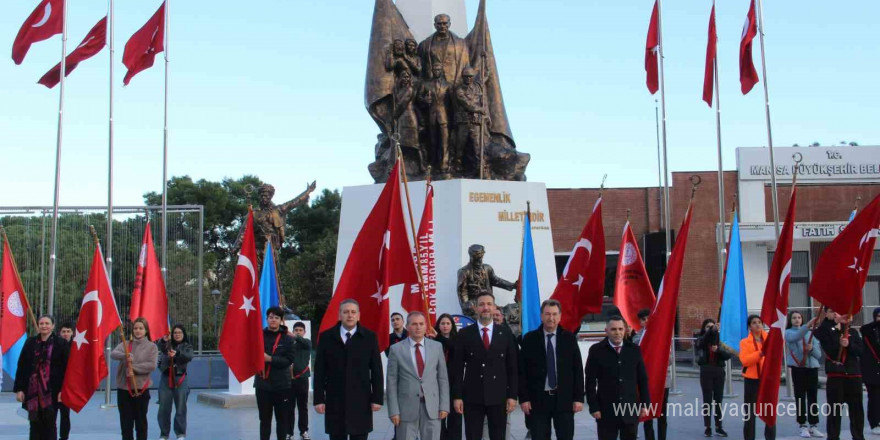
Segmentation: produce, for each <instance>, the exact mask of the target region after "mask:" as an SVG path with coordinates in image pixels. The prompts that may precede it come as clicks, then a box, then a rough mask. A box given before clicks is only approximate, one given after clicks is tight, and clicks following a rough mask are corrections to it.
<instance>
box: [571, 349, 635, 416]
mask: <svg viewBox="0 0 880 440" xmlns="http://www.w3.org/2000/svg"><path fill="white" fill-rule="evenodd" d="M585 370H586V379H585V386H586V391H587V404H588V405H589V407H590V413H591V414H592V413H594V412H596V411H601V412H602V420H609V419H612V420H613V419H619V420H621V421H623V422H624V423H637V422H638V420H639V412H638V410H639V409H640V408H647V406H648V405H649V404H650V403H651V397H650V394H649V392H648V374H647V373H646V372H645V362H644V361H643V360H642V351H641V350H640V349H639V346H638V345H635V344H633V343H632V342H627V341H623V348H621V349H620V354H618V353H617V352H616V351H615V350H614V347H612V346H611V343H610V342H608V338H605V339H603V340H602V341H601V342H599V343H597V344H595V345H593V346H592V347H590V351H589V353H588V354H587V366H586V368H585ZM615 404H618V405H625V404H630V405H628V406H627V407H626V408H625V409H629V411H626V412H624V411H622V410H621V409H619V407H618V411H615V408H614V407H615Z"/></svg>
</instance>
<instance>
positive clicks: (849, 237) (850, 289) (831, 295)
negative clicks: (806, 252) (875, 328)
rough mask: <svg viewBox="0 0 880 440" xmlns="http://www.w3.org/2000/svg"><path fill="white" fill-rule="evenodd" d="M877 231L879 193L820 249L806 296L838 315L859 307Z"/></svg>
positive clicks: (879, 230) (879, 212) (879, 204)
mask: <svg viewBox="0 0 880 440" xmlns="http://www.w3.org/2000/svg"><path fill="white" fill-rule="evenodd" d="M878 234H880V195H878V196H877V197H875V198H874V200H872V201H871V203H869V204H868V206H865V208H864V209H862V211H861V212H859V213H858V215H856V217H855V218H853V220H852V221H851V222H850V223H849V224H848V225H846V228H844V229H843V231H842V232H841V233H840V235H838V236H837V238H835V239H834V241H832V242H831V244H829V245H828V247H826V248H825V250H824V251H822V254H821V255H819V261H818V262H817V263H816V270H815V271H813V280H812V281H810V296H812V297H813V298H815V299H816V301H818V302H820V303H822V304H823V305H826V306H828V307H831V310H834V311H836V312H838V313H840V314H842V315H844V314H852V313H853V312H855V311H858V310H861V308H862V288H863V287H864V286H865V280H867V279H868V268H869V267H871V257H872V256H873V253H874V242H875V241H876V240H877V235H878Z"/></svg>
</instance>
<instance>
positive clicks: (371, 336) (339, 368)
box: [313, 323, 384, 435]
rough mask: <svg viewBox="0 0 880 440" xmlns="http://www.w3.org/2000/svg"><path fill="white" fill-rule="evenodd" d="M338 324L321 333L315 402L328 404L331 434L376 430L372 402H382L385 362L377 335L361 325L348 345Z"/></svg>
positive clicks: (316, 362) (316, 357)
mask: <svg viewBox="0 0 880 440" xmlns="http://www.w3.org/2000/svg"><path fill="white" fill-rule="evenodd" d="M341 325H342V324H341V323H337V324H336V325H335V326H333V327H331V328H330V329H329V330H326V331H324V332H323V333H321V336H320V338H319V341H318V350H317V353H316V354H315V374H314V387H315V390H314V396H313V400H314V404H315V405H321V404H324V405H327V406H326V413H325V416H324V427H325V430H326V432H327V434H330V435H360V434H367V433H369V432H371V431H372V430H373V410H372V408H371V407H370V405H371V404H373V403H375V404H377V405H382V403H383V400H384V396H383V393H384V388H383V380H382V361H381V358H380V357H379V344H378V342H377V340H376V334H375V333H373V332H371V331H370V330H367V329H366V328H365V327H364V326H363V325H358V327H357V331H356V332H355V333H354V334H353V335H352V336H351V342H350V343H349V345H348V346H347V347H346V346H345V344H344V343H343V342H342V337H341V336H340V334H339V328H340V326H341Z"/></svg>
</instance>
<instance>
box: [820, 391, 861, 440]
mask: <svg viewBox="0 0 880 440" xmlns="http://www.w3.org/2000/svg"><path fill="white" fill-rule="evenodd" d="M825 387H826V389H825V392H826V395H827V401H828V405H830V408H829V411H828V412H829V413H830V414H829V415H828V425H827V426H828V440H839V439H840V418H841V417H842V416H843V413H844V409H843V405H844V404H845V405H846V411H848V412H849V431H850V433H852V438H853V440H864V438H865V434H864V430H865V411H864V409H863V408H862V378H860V377H829V378H828V382H827V383H826V385H825Z"/></svg>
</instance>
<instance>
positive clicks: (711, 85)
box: [703, 2, 718, 107]
mask: <svg viewBox="0 0 880 440" xmlns="http://www.w3.org/2000/svg"><path fill="white" fill-rule="evenodd" d="M717 45H718V35H717V34H716V33H715V2H712V12H711V13H710V14H709V40H708V42H707V43H706V72H705V73H704V74H703V101H706V104H708V105H709V107H712V93H713V92H714V90H715V53H716V46H717Z"/></svg>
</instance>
